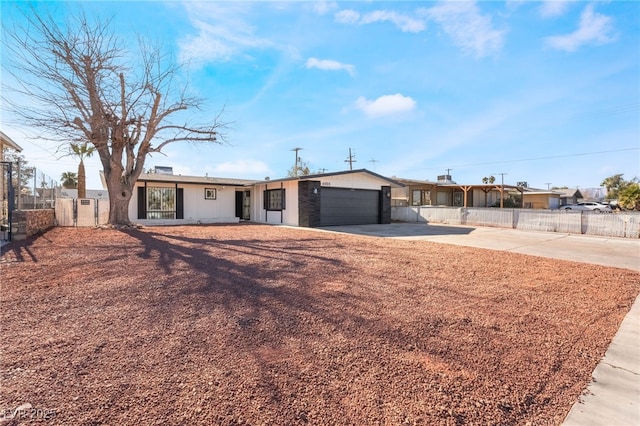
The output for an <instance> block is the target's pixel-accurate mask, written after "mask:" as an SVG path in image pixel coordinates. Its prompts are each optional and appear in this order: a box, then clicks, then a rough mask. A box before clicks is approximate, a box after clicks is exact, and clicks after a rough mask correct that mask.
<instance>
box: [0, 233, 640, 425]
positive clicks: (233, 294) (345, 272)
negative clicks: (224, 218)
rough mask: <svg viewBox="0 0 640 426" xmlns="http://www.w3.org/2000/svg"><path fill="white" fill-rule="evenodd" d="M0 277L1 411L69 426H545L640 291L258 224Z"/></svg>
mask: <svg viewBox="0 0 640 426" xmlns="http://www.w3.org/2000/svg"><path fill="white" fill-rule="evenodd" d="M0 268H1V279H2V288H1V290H2V293H1V294H2V296H1V298H0V299H1V300H0V311H1V314H0V315H1V316H0V321H1V327H2V330H1V338H2V349H1V351H2V352H1V353H0V356H1V363H0V367H1V371H0V374H1V376H0V380H1V381H2V386H1V387H0V410H3V412H5V413H6V412H7V411H9V410H11V409H15V408H16V407H19V406H21V405H22V406H23V407H30V408H28V409H22V410H21V411H19V412H18V414H22V417H23V418H26V417H28V416H29V415H31V416H32V417H39V420H40V421H43V418H44V417H45V414H48V417H47V420H46V421H47V424H74V425H83V424H84V425H89V424H141V425H149V424H222V425H232V424H251V425H260V424H269V425H271V424H287V425H291V424H307V423H308V424H327V425H329V424H330V425H351V424H362V425H364V424H366V425H376V424H379V425H383V424H388V425H397V424H421V425H422V424H444V425H448V424H452V425H453V424H526V423H530V424H536V425H545V424H559V423H561V422H562V420H563V419H564V417H565V415H566V414H567V413H568V411H569V409H570V408H571V405H572V404H573V402H574V401H575V400H576V399H577V398H578V397H579V395H580V393H581V392H582V390H583V389H584V388H585V387H586V385H587V383H588V382H589V380H590V376H591V372H592V371H593V369H594V368H595V366H596V364H597V363H598V361H599V360H600V359H601V357H602V356H603V355H604V353H605V351H606V349H607V346H608V344H609V342H610V340H611V338H612V337H613V335H614V334H615V332H616V331H617V329H618V326H619V325H620V322H621V321H622V318H623V317H624V315H625V314H626V313H627V312H628V311H629V309H630V307H631V304H632V302H633V300H634V298H635V297H636V295H637V294H638V292H639V291H640V284H639V283H640V274H638V273H636V272H633V271H627V270H621V269H614V268H606V267H601V266H592V265H585V264H580V263H574V262H565V261H556V260H550V259H543V258H536V257H530V256H525V255H520V254H515V253H501V252H496V251H489V250H481V249H473V248H464V247H456V246H449V245H442V244H435V243H430V242H425V241H400V240H390V239H382V238H373V237H358V236H351V235H341V234H331V233H318V232H314V231H309V230H304V229H290V228H283V227H272V226H266V225H237V226H233V225H232V226H193V227H162V228H153V227H148V228H143V229H139V230H137V229H132V230H126V231H119V230H112V229H105V230H99V229H73V228H55V229H53V230H51V231H49V232H46V233H45V234H43V235H41V236H39V237H37V238H35V239H30V240H26V241H22V242H15V243H12V244H11V245H9V246H8V247H5V248H4V252H3V253H2V257H1V265H0ZM23 404H30V405H23ZM0 414H2V412H0ZM21 421H22V420H21ZM0 423H1V422H0ZM13 423H18V421H17V420H16V419H14V420H12V421H8V422H6V424H13Z"/></svg>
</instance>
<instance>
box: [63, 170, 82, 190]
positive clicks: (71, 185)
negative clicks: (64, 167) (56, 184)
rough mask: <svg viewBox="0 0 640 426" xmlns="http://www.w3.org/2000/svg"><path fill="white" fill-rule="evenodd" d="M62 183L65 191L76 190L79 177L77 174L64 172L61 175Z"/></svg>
mask: <svg viewBox="0 0 640 426" xmlns="http://www.w3.org/2000/svg"><path fill="white" fill-rule="evenodd" d="M60 182H62V187H63V188H65V189H76V188H77V187H78V175H77V174H76V173H75V172H64V173H62V175H60Z"/></svg>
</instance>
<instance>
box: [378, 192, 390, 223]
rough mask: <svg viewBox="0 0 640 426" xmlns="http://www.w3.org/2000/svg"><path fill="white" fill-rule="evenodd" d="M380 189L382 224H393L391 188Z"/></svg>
mask: <svg viewBox="0 0 640 426" xmlns="http://www.w3.org/2000/svg"><path fill="white" fill-rule="evenodd" d="M380 189H381V191H380V223H384V224H386V223H391V187H390V186H383V187H382V188H380Z"/></svg>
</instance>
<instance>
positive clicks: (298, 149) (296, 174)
mask: <svg viewBox="0 0 640 426" xmlns="http://www.w3.org/2000/svg"><path fill="white" fill-rule="evenodd" d="M301 149H302V148H298V147H295V148H293V149H292V150H291V151H295V152H296V164H295V165H294V166H293V174H294V175H295V176H298V161H300V160H299V159H298V151H300V150H301Z"/></svg>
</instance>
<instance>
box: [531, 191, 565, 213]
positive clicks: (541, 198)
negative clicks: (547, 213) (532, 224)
mask: <svg viewBox="0 0 640 426" xmlns="http://www.w3.org/2000/svg"><path fill="white" fill-rule="evenodd" d="M560 196H561V194H560V193H559V192H556V191H548V190H547V191H545V190H543V189H534V188H527V189H526V190H525V191H524V192H523V193H522V204H523V205H522V207H524V208H525V209H558V208H560Z"/></svg>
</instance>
